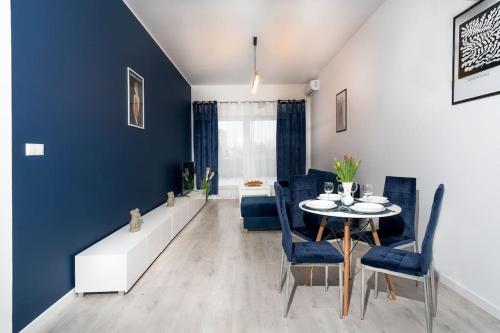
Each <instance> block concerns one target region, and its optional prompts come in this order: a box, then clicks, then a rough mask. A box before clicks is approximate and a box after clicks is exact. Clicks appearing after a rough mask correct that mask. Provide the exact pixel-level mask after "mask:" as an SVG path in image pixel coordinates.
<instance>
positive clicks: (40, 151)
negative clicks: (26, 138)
mask: <svg viewBox="0 0 500 333" xmlns="http://www.w3.org/2000/svg"><path fill="white" fill-rule="evenodd" d="M44 150H45V147H44V144H43V143H27V144H26V156H43V155H44V154H45V151H44Z"/></svg>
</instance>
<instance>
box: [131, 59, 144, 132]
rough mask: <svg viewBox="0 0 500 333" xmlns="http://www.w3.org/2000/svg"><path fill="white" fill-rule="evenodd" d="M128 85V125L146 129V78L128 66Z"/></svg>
mask: <svg viewBox="0 0 500 333" xmlns="http://www.w3.org/2000/svg"><path fill="white" fill-rule="evenodd" d="M127 87H128V88H127V90H128V92H127V99H128V110H127V115H128V125H129V126H132V127H137V128H141V129H144V128H145V126H144V125H145V118H144V79H143V78H142V76H140V75H139V74H137V73H136V72H134V71H133V70H132V69H131V68H130V67H127Z"/></svg>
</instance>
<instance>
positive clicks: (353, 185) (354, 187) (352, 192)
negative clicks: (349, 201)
mask: <svg viewBox="0 0 500 333" xmlns="http://www.w3.org/2000/svg"><path fill="white" fill-rule="evenodd" d="M357 190H358V183H352V187H351V195H352V197H353V198H354V193H356V191H357Z"/></svg>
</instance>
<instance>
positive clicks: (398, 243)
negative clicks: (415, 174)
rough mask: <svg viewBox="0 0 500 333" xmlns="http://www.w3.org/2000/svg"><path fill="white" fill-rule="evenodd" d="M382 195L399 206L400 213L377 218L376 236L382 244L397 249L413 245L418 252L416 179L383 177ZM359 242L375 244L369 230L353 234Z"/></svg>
mask: <svg viewBox="0 0 500 333" xmlns="http://www.w3.org/2000/svg"><path fill="white" fill-rule="evenodd" d="M384 197H387V198H388V199H389V201H390V202H391V203H393V204H396V205H398V206H400V207H401V209H402V211H401V214H399V215H395V216H391V217H384V218H381V219H379V229H378V236H379V239H380V244H381V245H382V246H389V247H393V248H397V249H402V248H406V247H413V251H414V252H418V247H417V242H416V241H415V239H416V238H415V213H416V206H417V180H416V179H415V178H408V177H391V176H387V177H386V178H385V185H384ZM353 238H355V239H358V240H359V241H361V242H365V243H369V244H372V245H373V244H375V242H374V240H373V235H372V233H371V231H365V232H361V233H358V234H353Z"/></svg>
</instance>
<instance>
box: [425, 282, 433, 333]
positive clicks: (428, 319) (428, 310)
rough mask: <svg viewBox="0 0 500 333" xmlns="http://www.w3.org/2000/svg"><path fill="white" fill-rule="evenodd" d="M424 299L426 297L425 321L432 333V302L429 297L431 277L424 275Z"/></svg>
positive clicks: (429, 331)
mask: <svg viewBox="0 0 500 333" xmlns="http://www.w3.org/2000/svg"><path fill="white" fill-rule="evenodd" d="M424 299H425V323H426V324H427V333H432V324H431V308H430V307H431V304H430V299H429V279H428V277H424Z"/></svg>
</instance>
